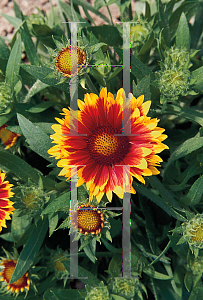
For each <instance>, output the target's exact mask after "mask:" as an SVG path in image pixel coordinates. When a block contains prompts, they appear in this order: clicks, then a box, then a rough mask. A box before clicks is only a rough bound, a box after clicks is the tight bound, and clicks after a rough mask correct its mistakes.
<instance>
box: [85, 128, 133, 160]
mask: <svg viewBox="0 0 203 300" xmlns="http://www.w3.org/2000/svg"><path fill="white" fill-rule="evenodd" d="M118 133H119V131H118V129H117V128H113V127H111V126H105V125H104V126H99V127H97V128H96V129H95V130H93V131H92V134H91V135H90V136H89V138H88V141H87V148H88V150H89V152H90V154H91V157H92V158H93V159H94V160H95V161H96V162H97V163H99V164H102V165H110V164H115V163H119V162H121V161H122V159H123V158H124V157H125V156H126V154H127V153H128V152H129V150H130V143H129V140H128V137H127V136H116V135H115V134H118Z"/></svg>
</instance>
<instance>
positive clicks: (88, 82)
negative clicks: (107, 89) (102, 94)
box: [84, 73, 98, 95]
mask: <svg viewBox="0 0 203 300" xmlns="http://www.w3.org/2000/svg"><path fill="white" fill-rule="evenodd" d="M84 76H85V83H86V85H87V87H88V88H89V90H90V91H91V93H94V94H96V95H98V91H97V89H96V87H95V85H94V84H93V82H92V80H91V78H90V77H89V75H88V74H87V73H85V74H84Z"/></svg>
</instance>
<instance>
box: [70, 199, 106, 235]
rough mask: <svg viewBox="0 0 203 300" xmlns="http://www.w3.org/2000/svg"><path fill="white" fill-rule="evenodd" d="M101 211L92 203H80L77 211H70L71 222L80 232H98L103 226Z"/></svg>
mask: <svg viewBox="0 0 203 300" xmlns="http://www.w3.org/2000/svg"><path fill="white" fill-rule="evenodd" d="M103 222H104V217H103V213H102V212H101V211H100V210H99V209H98V208H96V207H93V205H88V204H85V205H80V206H79V207H78V210H77V213H76V212H72V215H71V224H72V225H73V226H75V227H76V228H77V227H78V229H79V231H80V233H82V234H85V235H87V234H88V233H92V234H96V235H97V234H99V233H100V232H101V228H103V226H104V223H103Z"/></svg>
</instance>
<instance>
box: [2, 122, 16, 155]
mask: <svg viewBox="0 0 203 300" xmlns="http://www.w3.org/2000/svg"><path fill="white" fill-rule="evenodd" d="M6 127H8V125H6V124H4V125H2V126H1V127H0V138H1V139H2V142H3V143H4V145H5V146H6V148H5V149H9V148H11V147H12V146H13V145H14V144H15V143H16V141H17V139H18V137H19V136H20V134H18V133H15V132H12V131H10V130H8V129H6Z"/></svg>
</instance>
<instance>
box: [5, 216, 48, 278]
mask: <svg viewBox="0 0 203 300" xmlns="http://www.w3.org/2000/svg"><path fill="white" fill-rule="evenodd" d="M47 229H48V222H47V219H44V220H43V221H42V220H40V221H39V222H38V223H37V225H35V226H34V227H33V230H32V232H31V233H30V237H29V239H28V240H27V243H26V244H25V246H24V248H23V250H22V252H21V253H20V256H19V258H18V261H17V264H16V268H15V270H14V272H13V274H12V277H11V280H10V283H13V282H15V281H16V280H18V279H19V278H20V277H22V276H23V275H24V274H25V273H26V272H27V271H28V270H29V268H30V267H31V266H32V264H33V262H34V260H35V257H36V256H37V254H38V252H39V249H40V248H41V245H42V243H43V241H44V238H45V235H46V232H47Z"/></svg>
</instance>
